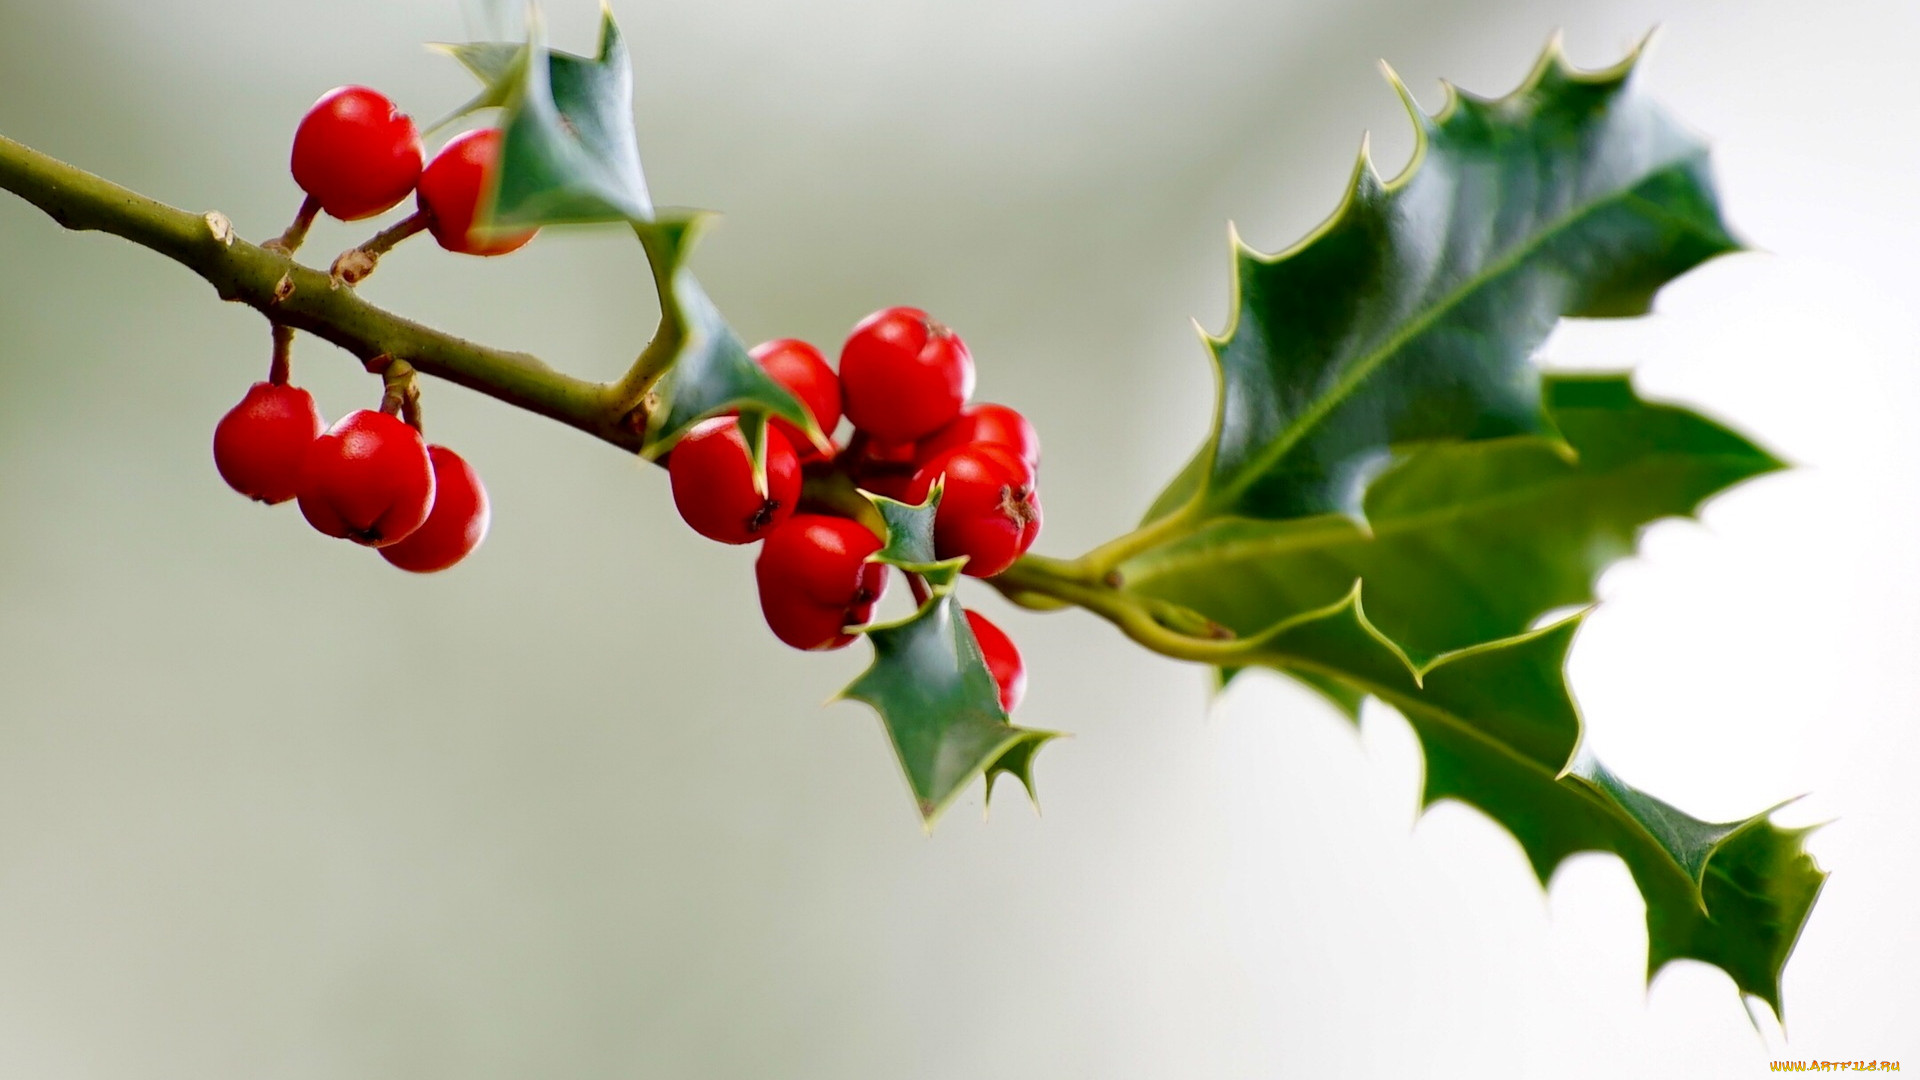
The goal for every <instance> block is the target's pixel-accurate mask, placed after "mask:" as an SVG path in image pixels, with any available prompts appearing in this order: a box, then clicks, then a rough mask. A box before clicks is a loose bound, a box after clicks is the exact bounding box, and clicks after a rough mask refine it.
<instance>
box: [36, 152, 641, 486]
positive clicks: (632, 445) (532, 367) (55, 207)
mask: <svg viewBox="0 0 1920 1080" xmlns="http://www.w3.org/2000/svg"><path fill="white" fill-rule="evenodd" d="M0 188H4V189H5V190H7V191H11V192H13V193H14V194H16V195H19V196H20V197H21V198H23V199H25V200H26V201H28V202H30V203H32V204H33V205H34V206H37V207H39V208H40V209H41V210H42V211H44V212H45V213H46V214H47V216H48V217H51V218H52V219H53V220H54V221H55V222H57V223H59V224H60V225H62V226H64V227H66V228H69V229H75V230H92V231H98V232H105V233H110V234H112V235H114V236H118V237H121V238H123V239H126V240H131V241H133V242H134V243H136V244H139V245H140V246H142V247H145V248H149V249H151V250H153V251H156V252H158V253H160V254H161V255H164V256H166V257H167V258H169V259H172V260H173V261H175V262H177V263H179V264H181V265H182V266H185V267H186V268H187V269H189V270H192V271H193V272H194V273H196V274H199V275H200V276H201V277H203V278H205V279H206V280H207V282H208V283H209V284H211V285H212V286H213V287H214V290H215V291H216V292H218V293H219V294H220V298H221V299H223V300H231V301H234V302H236V303H241V304H245V305H247V306H248V307H251V308H253V309H254V310H256V311H258V312H260V313H261V314H262V315H265V316H266V317H267V318H268V319H270V320H272V321H273V322H275V323H278V324H283V325H286V326H289V327H292V328H294V329H297V330H304V331H306V332H308V333H310V334H312V335H314V336H315V337H318V338H322V339H324V340H327V341H330V342H332V343H334V344H335V345H338V346H340V347H341V348H343V349H345V350H347V351H348V352H350V353H352V354H353V355H355V356H357V357H359V358H360V359H361V360H362V361H363V362H364V361H367V360H370V359H372V358H374V357H376V356H381V355H387V356H393V357H398V358H402V359H405V360H406V361H407V362H408V363H410V364H412V365H413V366H414V367H415V368H418V369H419V370H420V371H423V372H425V373H427V374H429V375H433V376H436V377H438V378H442V379H446V380H447V381H449V382H454V383H458V384H460V385H461V386H465V387H468V388H469V389H472V390H477V391H479V392H480V393H483V394H486V395H488V396H490V397H494V398H498V399H500V400H501V401H504V402H506V403H507V404H509V405H514V406H517V407H519V408H522V409H526V410H527V411H529V412H532V413H536V414H538V415H540V416H545V417H548V418H550V419H553V420H558V421H560V422H561V423H563V424H567V425H568V426H570V427H575V428H578V429H580V430H581V431H584V432H586V433H588V434H590V435H593V436H594V437H596V438H599V439H602V440H605V441H606V442H609V443H612V444H613V445H615V446H618V447H620V448H622V449H624V450H629V451H638V450H639V448H640V433H639V432H638V431H636V430H633V429H632V428H631V427H629V426H627V425H626V424H624V423H623V422H622V421H623V420H624V419H625V418H626V413H627V412H628V411H629V410H623V409H620V408H618V407H617V405H618V403H617V401H616V395H615V393H614V391H613V390H612V388H610V387H608V386H606V385H603V384H601V383H596V382H590V381H588V380H585V379H578V378H574V377H573V376H570V375H565V374H562V373H561V372H558V371H555V370H554V369H553V368H551V367H548V366H547V365H546V364H545V363H543V362H541V361H540V360H539V359H538V358H537V357H534V356H530V355H528V354H526V353H521V352H511V351H508V350H504V349H494V348H489V347H487V346H484V345H479V344H475V343H474V342H471V341H466V340H464V339H462V338H458V337H455V336H453V335H452V334H447V333H443V332H441V331H439V330H434V329H432V328H430V327H427V326H422V325H421V324H419V323H416V322H412V321H410V320H407V319H403V318H401V317H400V316H398V315H395V314H393V313H392V312H389V311H385V310H383V309H381V308H378V307H375V306H374V305H372V304H369V303H367V302H366V301H364V300H362V299H360V297H359V296H357V295H355V294H354V292H353V290H351V289H339V288H334V287H333V285H332V282H331V281H329V280H328V276H327V274H326V273H325V272H324V271H320V270H315V269H312V268H311V267H307V266H303V265H301V264H299V263H296V262H294V261H292V260H291V259H289V258H287V257H286V256H284V255H279V254H276V253H274V252H272V251H268V250H266V249H264V248H262V247H260V246H257V245H255V244H250V243H248V242H246V241H245V240H242V239H240V238H239V237H237V236H235V235H234V231H233V225H232V223H231V222H229V221H228V220H227V218H226V216H225V215H223V214H220V213H217V212H214V213H208V214H193V213H189V212H187V211H185V210H180V209H176V208H175V207H171V206H168V205H166V204H164V203H160V202H156V201H154V200H153V199H149V198H147V197H146V196H144V195H140V194H138V193H136V192H133V191H130V190H128V189H126V188H124V187H121V186H120V185H118V184H115V183H112V182H111V181H108V180H104V179H102V178H100V177H98V176H95V175H93V174H92V173H89V172H86V171H84V170H81V169H77V168H74V167H73V166H71V165H68V164H66V163H65V162H62V161H58V160H56V159H54V158H51V157H48V156H47V155H45V154H42V153H40V152H39V151H37V150H34V149H32V148H30V147H27V146H23V145H22V144H20V143H17V142H14V141H13V140H11V139H8V138H6V137H5V136H0Z"/></svg>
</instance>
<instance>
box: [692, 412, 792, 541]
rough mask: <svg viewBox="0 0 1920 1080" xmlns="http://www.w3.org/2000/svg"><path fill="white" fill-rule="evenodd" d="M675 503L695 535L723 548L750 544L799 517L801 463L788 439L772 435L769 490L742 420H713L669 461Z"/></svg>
mask: <svg viewBox="0 0 1920 1080" xmlns="http://www.w3.org/2000/svg"><path fill="white" fill-rule="evenodd" d="M667 475H668V477H669V478H670V479H671V480H672V482H673V505H674V506H675V507H677V508H678V509H679V511H680V516H681V517H682V518H684V519H685V520H686V522H687V524H688V525H691V526H693V531H694V532H697V533H699V534H700V535H701V536H704V537H706V538H707V539H709V540H718V541H720V542H721V543H723V544H746V543H751V542H753V541H755V540H758V539H760V538H762V537H764V536H766V535H767V533H768V532H769V531H771V530H772V529H773V528H774V527H775V526H778V525H779V524H780V523H781V522H783V521H785V520H786V519H787V518H788V517H790V516H792V514H793V507H794V504H795V503H797V502H799V501H800V461H799V458H797V457H796V456H795V455H794V452H793V446H792V444H790V443H788V442H787V437H786V436H785V435H782V434H780V433H779V432H778V431H774V430H772V429H771V428H769V429H768V431H767V486H766V489H765V491H764V492H763V491H761V490H760V489H758V488H756V487H755V486H754V483H753V459H752V458H750V457H748V456H747V440H746V439H745V437H744V436H742V435H741V433H740V422H739V421H738V420H736V419H734V418H733V417H731V416H723V417H720V418H718V419H714V420H708V421H706V422H705V423H703V424H701V425H700V426H698V427H696V428H694V429H693V430H692V431H691V432H689V433H688V434H687V436H686V437H685V438H683V439H681V440H680V442H679V443H677V444H676V445H675V446H674V448H673V456H672V457H671V458H670V459H669V460H668V462H667Z"/></svg>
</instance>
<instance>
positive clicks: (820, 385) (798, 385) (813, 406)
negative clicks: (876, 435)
mask: <svg viewBox="0 0 1920 1080" xmlns="http://www.w3.org/2000/svg"><path fill="white" fill-rule="evenodd" d="M752 355H753V358H754V359H755V360H758V361H760V366H761V367H763V368H766V369H767V374H769V375H771V376H773V379H774V381H775V382H777V383H779V384H780V385H781V386H784V387H786V388H787V391H788V392H789V393H791V394H793V396H794V397H797V398H799V399H800V401H801V403H802V404H804V405H806V407H807V411H808V412H810V413H812V414H813V422H814V423H816V424H819V425H820V431H821V433H822V434H824V435H825V436H827V438H829V439H831V438H833V429H834V428H836V427H839V426H840V377H839V376H838V375H835V374H834V373H833V368H831V367H829V366H828V365H827V358H826V357H824V356H821V355H820V350H819V349H816V348H814V347H813V346H811V345H809V344H807V343H806V342H804V341H796V340H794V339H793V338H775V339H774V340H772V341H765V342H761V343H760V344H759V345H756V346H754V347H753V353H752ZM773 426H774V427H775V428H778V429H779V431H780V434H782V435H785V436H786V437H787V441H788V442H790V443H792V444H793V445H794V448H795V449H797V450H799V451H800V460H802V461H812V460H817V459H819V458H821V457H823V456H824V455H823V454H822V453H821V452H820V450H819V448H818V447H815V446H814V445H813V440H811V439H809V438H807V436H806V434H805V433H804V432H802V431H801V430H800V429H799V428H797V427H794V426H793V425H792V424H790V423H788V422H787V421H785V420H781V419H779V418H778V417H775V418H774V421H773Z"/></svg>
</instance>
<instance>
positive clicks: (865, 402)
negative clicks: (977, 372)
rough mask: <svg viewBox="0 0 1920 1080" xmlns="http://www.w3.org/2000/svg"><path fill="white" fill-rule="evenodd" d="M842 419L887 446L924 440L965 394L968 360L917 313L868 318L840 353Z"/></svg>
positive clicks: (969, 389)
mask: <svg viewBox="0 0 1920 1080" xmlns="http://www.w3.org/2000/svg"><path fill="white" fill-rule="evenodd" d="M840 392H841V394H842V396H843V398H844V400H845V404H846V410H847V419H849V420H852V421H853V426H854V427H857V428H859V429H860V430H862V431H867V432H871V433H873V435H874V436H875V437H877V438H881V439H886V440H888V441H890V442H902V441H910V440H913V439H918V438H920V437H922V436H924V435H928V434H930V433H932V432H933V431H934V429H936V428H938V427H940V426H941V425H942V424H945V423H946V422H947V421H949V420H951V419H953V417H954V415H955V414H956V413H958V412H959V411H960V406H962V405H964V404H966V401H967V398H968V397H970V396H972V394H973V356H972V354H971V353H969V352H967V346H966V344H965V343H964V342H962V341H961V340H960V336H959V335H958V334H955V333H954V332H953V331H951V330H949V329H947V328H946V327H944V326H942V325H940V324H939V323H937V322H935V321H934V320H933V319H931V318H929V317H928V316H927V313H926V312H924V311H921V310H920V309H918V308H910V307H896V308H887V309H886V310H884V311H876V312H874V313H873V314H871V315H869V316H867V317H866V318H864V319H862V320H860V324H859V325H858V326H855V327H854V328H853V333H852V334H851V335H850V336H849V337H848V338H847V344H846V346H845V347H844V348H842V349H841V350H840Z"/></svg>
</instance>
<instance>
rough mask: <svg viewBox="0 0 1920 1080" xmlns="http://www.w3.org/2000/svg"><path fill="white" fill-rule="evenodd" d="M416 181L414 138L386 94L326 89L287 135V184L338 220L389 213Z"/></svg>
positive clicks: (416, 139)
mask: <svg viewBox="0 0 1920 1080" xmlns="http://www.w3.org/2000/svg"><path fill="white" fill-rule="evenodd" d="M419 180H420V133H419V132H418V131H415V130H414V127H413V120H412V119H411V118H410V117H408V116H407V115H406V114H405V113H403V112H401V111H400V110H399V109H398V108H396V107H395V106H394V104H393V102H391V101H389V100H387V97H386V95H384V94H382V93H380V92H378V91H376V90H369V89H367V88H366V87H364V86H342V87H338V88H336V89H333V90H329V91H327V92H326V94H324V95H322V96H321V98H320V100H319V101H316V102H314V103H313V108H311V109H308V110H307V115H306V116H304V117H302V118H301V119H300V127H299V128H298V129H296V130H295V131H294V133H293V181H294V183H296V184H299V185H300V189H301V190H302V191H305V192H306V193H307V194H308V195H311V196H313V197H314V198H315V199H318V200H319V201H320V208H321V209H322V210H325V211H326V212H327V213H329V214H332V215H333V216H334V217H337V218H339V219H340V220H342V221H358V220H360V219H361V218H369V217H372V216H374V215H375V214H378V213H382V212H384V211H386V210H390V209H392V208H393V207H394V206H395V205H397V204H398V203H399V202H400V200H401V199H404V198H406V197H407V195H408V194H410V193H411V192H412V191H413V186H414V184H416V183H417V182H419Z"/></svg>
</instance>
